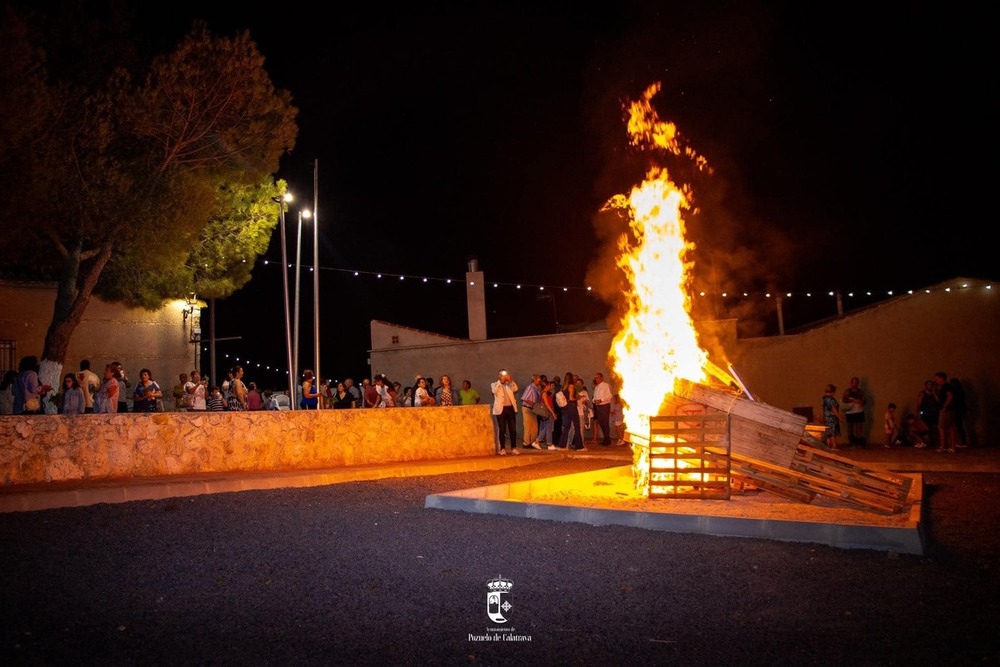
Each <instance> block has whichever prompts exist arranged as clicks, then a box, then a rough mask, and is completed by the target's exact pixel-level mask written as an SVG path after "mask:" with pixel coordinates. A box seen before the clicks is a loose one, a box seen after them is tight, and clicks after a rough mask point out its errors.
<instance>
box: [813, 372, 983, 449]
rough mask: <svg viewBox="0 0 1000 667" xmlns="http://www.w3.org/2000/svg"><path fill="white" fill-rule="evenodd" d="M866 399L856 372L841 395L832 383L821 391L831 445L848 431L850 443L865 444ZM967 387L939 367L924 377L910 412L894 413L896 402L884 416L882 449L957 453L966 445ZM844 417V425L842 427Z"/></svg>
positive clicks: (826, 436) (836, 446)
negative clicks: (838, 397)
mask: <svg viewBox="0 0 1000 667" xmlns="http://www.w3.org/2000/svg"><path fill="white" fill-rule="evenodd" d="M867 404H868V398H867V395H866V394H865V391H864V390H863V389H862V388H861V383H860V380H859V379H858V378H857V377H852V378H851V380H850V385H849V386H848V388H847V389H846V390H845V391H844V393H843V395H842V396H841V398H840V400H838V399H837V387H836V385H833V384H828V385H827V386H826V388H825V390H824V392H823V397H822V406H823V423H824V424H825V426H826V430H825V432H824V434H823V440H824V442H825V443H826V445H827V446H828V447H829V448H830V449H840V448H841V445H840V442H839V438H840V436H841V434H842V433H843V431H844V430H846V431H847V434H848V441H847V446H848V447H867V446H868V440H867V438H866V437H865V427H866V417H865V415H866V412H865V408H866V406H867ZM965 409H966V401H965V390H964V388H963V387H962V383H961V382H960V381H959V380H958V378H955V377H952V378H949V377H948V374H947V373H946V372H944V371H939V372H937V373H935V374H934V376H933V377H932V378H930V379H928V380H927V381H925V382H924V386H923V387H921V388H920V390H919V391H918V392H917V397H916V400H915V401H914V404H913V410H912V412H908V413H907V414H906V415H905V417H904V418H903V419H902V420H901V421H900V420H898V419H897V417H896V410H897V406H896V403H894V402H890V403H889V404H888V405H887V406H886V411H885V413H884V414H883V415H882V429H881V431H882V436H883V439H882V441H881V442H882V444H881V446H882V447H883V448H886V449H889V448H892V447H900V446H911V447H915V448H917V449H923V448H933V449H935V450H936V451H938V452H948V453H955V452H956V451H958V450H959V449H963V448H965V447H968V440H967V436H966V431H965ZM842 422H844V423H845V424H846V427H845V428H844V429H842V428H841V423H842Z"/></svg>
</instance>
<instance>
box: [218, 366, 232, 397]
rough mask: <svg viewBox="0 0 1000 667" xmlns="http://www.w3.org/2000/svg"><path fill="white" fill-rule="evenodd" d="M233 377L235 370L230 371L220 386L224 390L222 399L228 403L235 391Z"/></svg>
mask: <svg viewBox="0 0 1000 667" xmlns="http://www.w3.org/2000/svg"><path fill="white" fill-rule="evenodd" d="M233 377H234V374H233V371H232V370H230V371H228V372H227V373H226V379H225V380H223V381H222V385H221V386H220V387H219V390H220V391H221V392H222V400H223V401H225V402H226V403H228V402H229V396H230V395H231V394H232V393H233Z"/></svg>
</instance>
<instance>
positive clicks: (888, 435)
mask: <svg viewBox="0 0 1000 667" xmlns="http://www.w3.org/2000/svg"><path fill="white" fill-rule="evenodd" d="M882 421H883V424H884V425H883V429H884V431H885V444H884V445H883V447H885V448H886V449H889V448H890V447H892V445H893V443H894V442H896V436H897V435H899V430H898V429H897V428H896V404H895V403H890V404H889V406H888V407H887V408H886V410H885V417H883V418H882Z"/></svg>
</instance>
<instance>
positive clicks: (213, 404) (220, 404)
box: [205, 385, 226, 412]
mask: <svg viewBox="0 0 1000 667" xmlns="http://www.w3.org/2000/svg"><path fill="white" fill-rule="evenodd" d="M205 409H206V410H208V411H209V412H223V411H225V409H226V399H225V398H223V397H222V390H221V389H219V387H218V386H217V385H212V388H211V389H209V390H208V395H207V396H206V397H205Z"/></svg>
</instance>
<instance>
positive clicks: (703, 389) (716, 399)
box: [674, 380, 808, 434]
mask: <svg viewBox="0 0 1000 667" xmlns="http://www.w3.org/2000/svg"><path fill="white" fill-rule="evenodd" d="M674 393H675V394H677V395H678V396H680V397H682V398H686V399H688V400H690V401H693V402H695V403H702V404H704V405H707V406H709V407H712V408H716V409H717V410H721V411H723V412H725V413H727V414H729V415H732V416H737V417H745V418H747V419H750V420H752V421H755V422H760V423H764V424H768V425H770V426H772V427H774V428H777V429H780V430H782V431H790V432H793V433H796V434H801V433H802V431H803V430H804V428H805V425H806V422H807V421H808V420H807V419H806V418H805V417H803V416H802V415H797V414H795V413H794V412H789V411H788V410H782V409H781V408H776V407H774V406H773V405H768V404H767V403H761V402H760V401H751V400H749V399H747V398H745V397H744V396H742V395H740V394H734V393H731V392H727V391H723V390H720V389H716V388H714V387H708V386H705V385H702V384H698V383H695V382H689V381H687V380H678V381H677V382H675V384H674Z"/></svg>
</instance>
